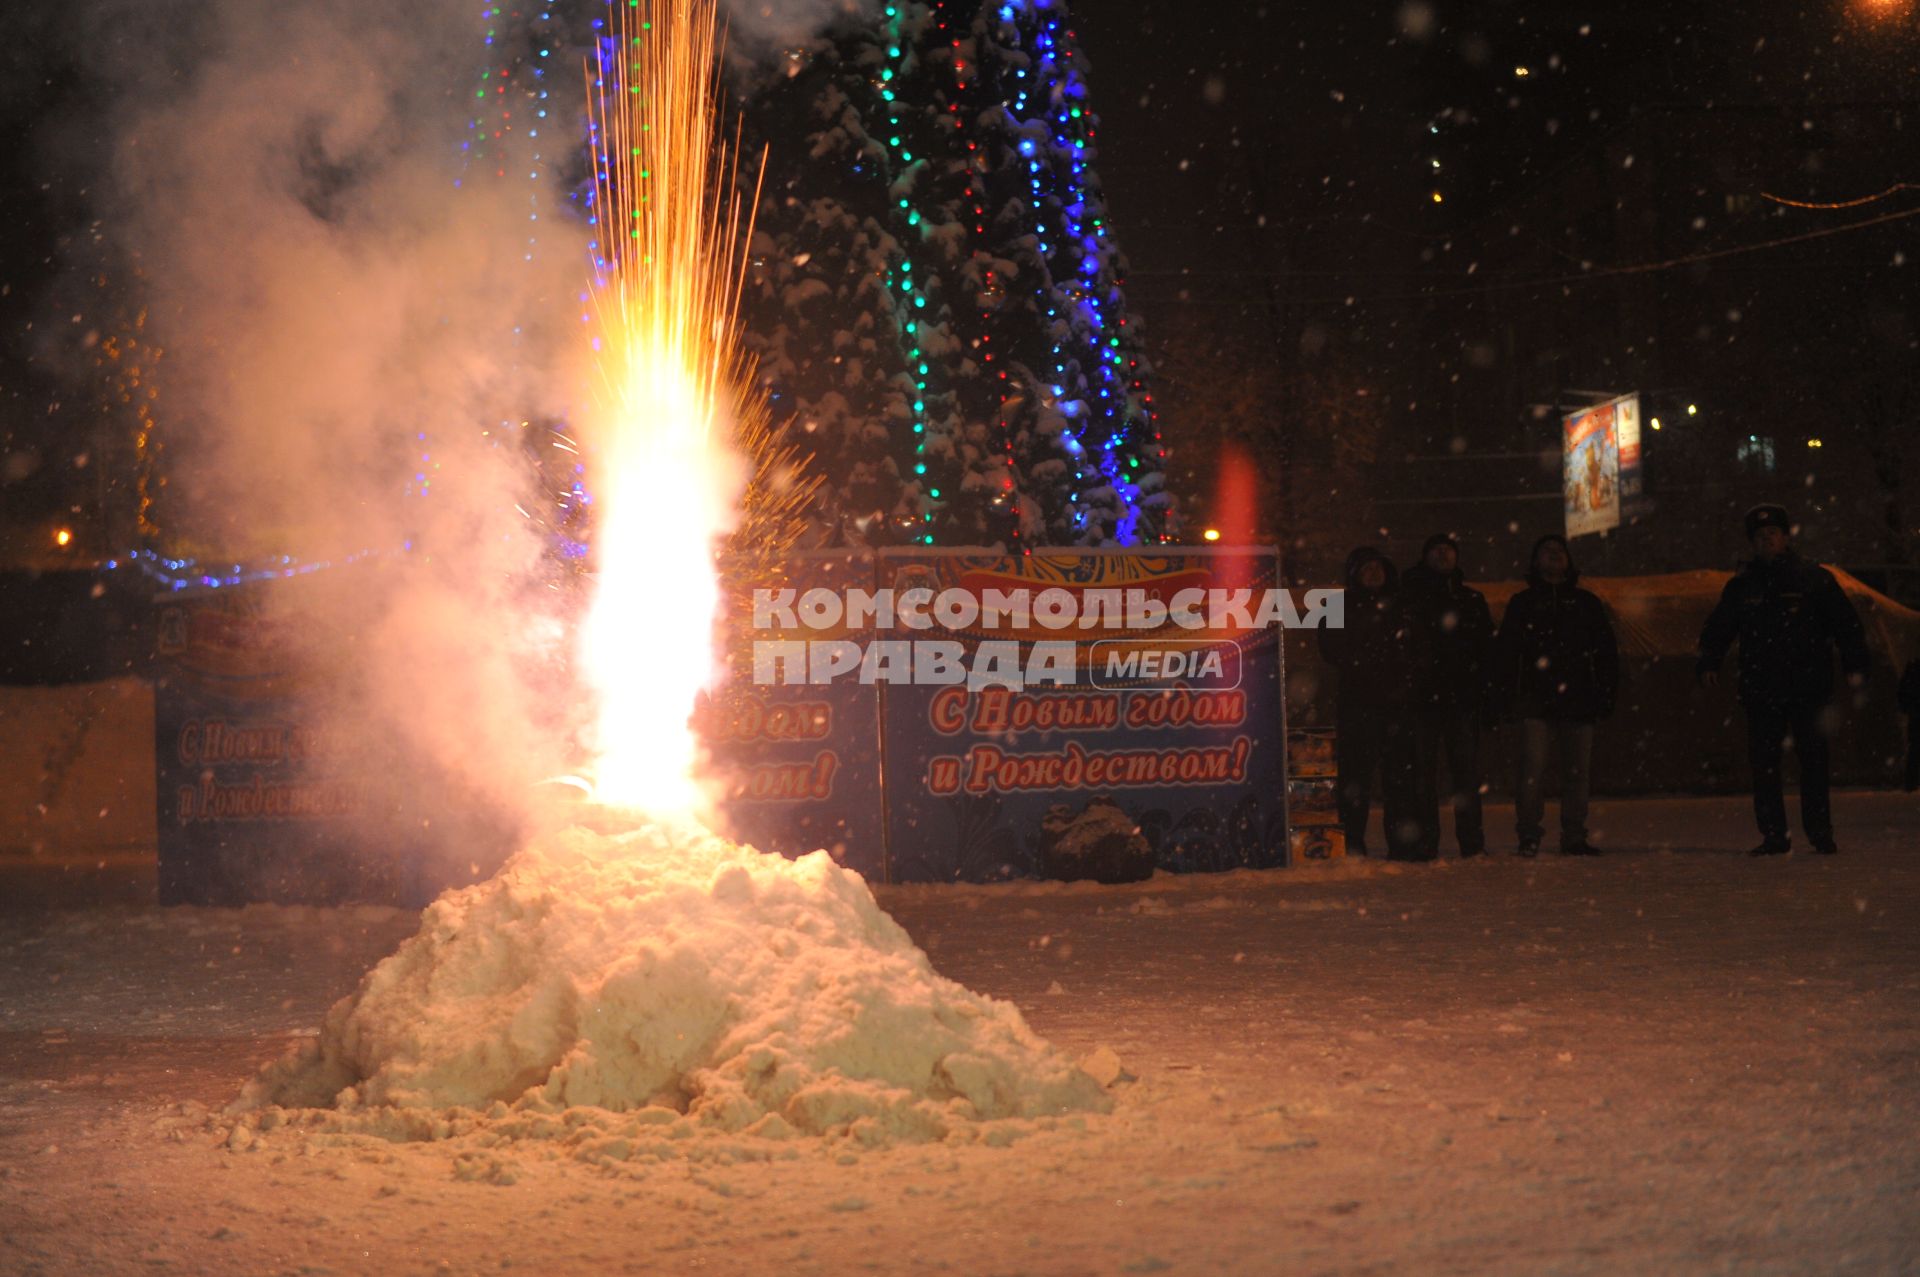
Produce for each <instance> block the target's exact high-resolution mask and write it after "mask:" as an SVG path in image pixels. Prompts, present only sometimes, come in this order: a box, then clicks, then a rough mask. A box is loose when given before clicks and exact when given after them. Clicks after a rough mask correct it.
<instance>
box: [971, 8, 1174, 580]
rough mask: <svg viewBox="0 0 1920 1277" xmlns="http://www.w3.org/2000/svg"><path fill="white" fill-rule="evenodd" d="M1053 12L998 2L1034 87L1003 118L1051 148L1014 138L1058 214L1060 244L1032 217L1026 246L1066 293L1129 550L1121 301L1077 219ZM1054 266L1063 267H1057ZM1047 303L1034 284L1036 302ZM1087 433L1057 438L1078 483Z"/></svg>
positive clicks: (1074, 147) (1067, 73)
mask: <svg viewBox="0 0 1920 1277" xmlns="http://www.w3.org/2000/svg"><path fill="white" fill-rule="evenodd" d="M1054 8H1055V6H1054V5H1053V4H1052V3H1051V0H1010V2H1008V3H1003V4H1002V5H1001V6H1000V11H999V17H1000V22H1001V25H1002V29H1003V30H1002V34H1003V36H1006V35H1011V37H1012V46H1013V47H1014V48H1020V47H1022V46H1023V41H1024V40H1025V39H1026V38H1027V36H1028V34H1029V33H1028V31H1026V30H1025V29H1023V22H1022V19H1023V18H1024V19H1025V20H1026V22H1025V26H1027V27H1031V39H1032V44H1033V50H1034V53H1035V54H1036V56H1035V58H1034V60H1033V71H1034V76H1035V78H1036V79H1040V80H1042V81H1044V83H1043V84H1042V85H1041V86H1039V87H1038V89H1037V91H1036V86H1034V85H1033V84H1030V83H1022V84H1021V85H1020V86H1019V88H1018V89H1017V90H1016V92H1015V95H1014V100H1013V101H1012V102H1011V103H1009V104H1008V113H1009V114H1010V115H1011V116H1012V118H1013V121H1014V123H1015V125H1016V126H1017V127H1020V128H1022V129H1026V128H1031V127H1033V126H1039V127H1040V128H1043V129H1044V130H1045V132H1046V136H1047V137H1048V139H1049V140H1050V141H1051V142H1052V144H1053V151H1052V152H1051V153H1050V154H1049V156H1048V157H1047V161H1048V162H1047V163H1045V164H1043V163H1042V161H1041V157H1040V155H1039V149H1040V148H1039V147H1038V145H1037V144H1036V143H1035V142H1034V140H1033V138H1031V137H1022V138H1021V139H1020V141H1019V143H1018V144H1017V148H1016V149H1017V150H1018V152H1019V154H1020V156H1021V157H1022V158H1023V159H1024V160H1025V161H1026V167H1027V182H1028V186H1029V188H1030V190H1031V193H1032V200H1031V204H1032V207H1033V208H1034V209H1035V210H1036V211H1037V210H1039V209H1040V208H1042V207H1044V204H1045V196H1046V194H1047V185H1048V183H1047V180H1046V179H1052V182H1053V184H1054V186H1055V190H1056V193H1057V195H1058V196H1059V198H1060V205H1061V210H1062V213H1063V214H1064V216H1065V220H1066V226H1065V232H1066V239H1067V241H1068V242H1067V243H1066V244H1061V245H1054V244H1050V243H1049V242H1048V236H1049V233H1050V228H1049V227H1048V226H1047V224H1046V223H1045V222H1044V221H1036V224H1035V228H1034V229H1035V240H1036V243H1037V244H1038V245H1039V249H1040V253H1041V256H1042V257H1043V258H1044V259H1045V260H1046V262H1047V265H1048V266H1049V271H1048V274H1049V275H1050V276H1055V280H1054V282H1055V285H1056V289H1057V291H1059V292H1063V293H1066V294H1067V295H1068V297H1069V299H1070V300H1072V301H1074V302H1076V303H1077V308H1078V314H1077V318H1078V319H1079V321H1080V323H1079V324H1078V325H1074V328H1075V329H1077V330H1078V331H1082V332H1084V333H1086V337H1085V339H1084V340H1085V346H1084V348H1083V349H1082V350H1079V351H1076V352H1074V353H1075V354H1080V355H1084V356H1085V358H1083V359H1081V361H1080V381H1081V382H1082V383H1083V384H1086V385H1087V388H1088V389H1091V390H1093V391H1094V393H1095V396H1096V397H1097V398H1098V399H1099V400H1100V406H1099V409H1098V411H1099V414H1100V417H1101V418H1102V420H1103V421H1104V423H1105V427H1104V428H1105V435H1104V437H1099V438H1097V440H1096V445H1097V448H1096V456H1095V461H1094V464H1095V466H1096V468H1097V469H1098V470H1099V472H1100V473H1101V474H1102V475H1103V476H1105V478H1106V479H1107V481H1108V483H1109V484H1110V485H1111V487H1112V488H1113V491H1114V492H1115V494H1116V495H1117V496H1118V497H1119V499H1120V502H1121V506H1122V509H1123V511H1124V513H1123V514H1122V516H1121V518H1120V520H1119V522H1118V523H1117V524H1116V526H1115V528H1114V539H1115V540H1116V541H1118V542H1119V543H1120V544H1122V545H1132V544H1135V543H1136V542H1137V541H1138V539H1139V536H1140V525H1141V522H1142V519H1143V517H1144V516H1143V514H1142V512H1141V510H1140V507H1139V505H1138V502H1137V499H1136V498H1137V497H1138V494H1139V486H1138V484H1136V483H1134V482H1132V481H1131V480H1129V479H1128V477H1127V475H1126V473H1125V470H1124V469H1123V468H1122V466H1121V464H1120V458H1119V457H1118V456H1117V455H1116V453H1117V450H1118V449H1119V448H1120V447H1121V446H1122V444H1123V443H1125V442H1126V432H1127V424H1128V423H1127V420H1126V414H1125V411H1124V406H1125V404H1126V400H1127V392H1126V388H1125V387H1124V385H1123V384H1122V381H1123V377H1124V374H1123V372H1122V367H1123V363H1124V360H1123V357H1122V356H1121V354H1120V351H1119V347H1120V338H1119V336H1118V335H1116V334H1112V333H1110V331H1109V328H1108V319H1107V315H1106V313H1105V308H1106V306H1111V307H1112V309H1114V310H1116V311H1117V310H1119V309H1120V306H1121V300H1120V296H1119V290H1118V288H1117V287H1116V286H1114V285H1113V284H1112V283H1108V284H1107V285H1106V286H1105V288H1104V290H1101V289H1099V288H1098V281H1099V278H1100V275H1101V270H1100V262H1099V253H1100V250H1101V247H1102V242H1103V241H1105V240H1106V239H1107V237H1108V232H1107V227H1106V225H1105V219H1104V218H1099V217H1095V218H1092V219H1091V222H1090V223H1089V221H1088V220H1087V214H1088V209H1089V205H1090V203H1091V200H1092V196H1091V194H1090V192H1089V191H1088V190H1087V187H1086V182H1085V178H1086V174H1087V162H1086V150H1087V139H1086V138H1085V137H1083V136H1079V134H1080V133H1081V132H1083V131H1084V130H1086V128H1087V127H1088V124H1087V121H1088V119H1089V113H1088V111H1087V109H1086V106H1085V103H1086V101H1087V88H1086V82H1085V80H1084V79H1083V78H1082V77H1081V76H1080V74H1079V72H1078V70H1077V69H1076V68H1075V66H1074V60H1073V51H1072V49H1071V48H1070V47H1067V46H1064V45H1063V44H1062V43H1061V40H1060V36H1061V26H1060V23H1059V21H1058V20H1057V18H1055V17H1054V16H1052V14H1051V13H1050V12H1047V11H1049V10H1053V9H1054ZM1014 76H1015V78H1016V79H1017V80H1019V81H1023V82H1024V81H1027V79H1028V73H1027V71H1026V70H1025V69H1015V71H1014ZM1036 96H1038V97H1039V98H1040V99H1041V100H1042V101H1043V102H1044V106H1036V103H1035V98H1036ZM1063 154H1064V155H1066V156H1067V157H1068V158H1067V161H1066V164H1065V166H1064V171H1063V168H1062V166H1061V164H1060V162H1059V159H1058V158H1057V157H1059V156H1061V155H1063ZM1069 249H1078V253H1079V261H1078V266H1077V267H1076V268H1074V269H1072V270H1071V271H1069V272H1068V279H1069V280H1071V281H1072V282H1062V281H1060V280H1059V279H1058V276H1057V273H1056V272H1055V271H1054V270H1053V269H1052V268H1053V267H1054V265H1055V262H1056V259H1059V258H1063V257H1064V256H1065V254H1066V253H1067V252H1068V250H1069ZM1061 264H1062V265H1064V264H1066V263H1065V262H1064V261H1062V262H1061ZM1100 291H1105V293H1106V297H1105V298H1104V300H1103V298H1102V297H1101V296H1100V295H1099V293H1100ZM1048 300H1049V299H1048V298H1047V297H1046V295H1045V292H1044V285H1043V292H1042V302H1043V304H1045V303H1046V302H1047V301H1048ZM1046 314H1047V317H1048V318H1049V319H1057V318H1059V317H1060V316H1059V312H1058V310H1057V309H1055V308H1054V307H1053V306H1052V305H1047V310H1046ZM1125 323H1126V321H1125V320H1124V319H1119V320H1118V322H1117V324H1116V325H1115V327H1124V326H1125ZM1052 353H1053V355H1054V375H1055V376H1056V377H1057V378H1058V379H1059V380H1057V381H1055V382H1054V383H1052V384H1051V386H1050V387H1049V388H1050V389H1051V390H1052V391H1053V394H1054V396H1055V398H1056V400H1057V401H1059V402H1060V403H1061V408H1062V414H1063V415H1064V416H1067V417H1069V418H1071V417H1073V416H1075V415H1078V413H1077V412H1073V411H1068V406H1069V405H1072V404H1080V405H1081V407H1080V409H1079V411H1085V406H1084V402H1083V401H1082V400H1079V399H1072V400H1067V399H1064V398H1063V397H1064V396H1065V395H1066V394H1067V393H1068V391H1069V389H1070V387H1069V385H1068V384H1067V381H1068V376H1067V352H1066V350H1065V349H1064V348H1063V347H1062V346H1060V345H1057V344H1056V345H1055V346H1054V347H1053V351H1052ZM1089 364H1091V365H1092V366H1093V367H1095V368H1096V369H1097V370H1098V372H1097V383H1089V382H1088V379H1087V373H1086V369H1087V367H1088V365H1089ZM1072 388H1073V389H1078V388H1079V387H1078V386H1074V387H1072ZM1094 428H1095V427H1094V425H1093V423H1091V422H1089V423H1088V424H1087V425H1086V426H1083V427H1082V428H1081V429H1080V430H1078V431H1075V430H1073V429H1072V428H1071V426H1069V428H1068V430H1067V432H1066V448H1067V451H1068V453H1069V454H1071V455H1072V456H1073V458H1074V460H1075V480H1076V483H1079V482H1081V481H1084V479H1085V477H1086V472H1085V471H1084V470H1083V469H1081V468H1080V465H1079V463H1080V461H1081V460H1082V459H1083V458H1084V457H1085V456H1086V452H1087V448H1086V436H1087V432H1088V431H1089V430H1092V429H1094ZM1129 463H1130V464H1129V467H1128V468H1137V467H1138V464H1139V462H1138V459H1137V458H1129ZM1072 498H1073V501H1074V504H1075V505H1076V506H1077V505H1078V504H1079V499H1080V494H1079V492H1078V491H1075V492H1074V493H1073V494H1072ZM1086 518H1087V514H1086V511H1085V510H1082V509H1076V510H1075V511H1074V514H1073V525H1074V527H1075V528H1076V529H1080V528H1084V527H1085V526H1086Z"/></svg>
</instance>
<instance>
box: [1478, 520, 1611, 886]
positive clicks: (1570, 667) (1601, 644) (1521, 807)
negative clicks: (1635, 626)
mask: <svg viewBox="0 0 1920 1277" xmlns="http://www.w3.org/2000/svg"><path fill="white" fill-rule="evenodd" d="M1530 562H1531V564H1532V566H1531V569H1530V570H1529V571H1528V573H1527V588H1526V589H1524V590H1522V591H1520V592H1519V593H1518V594H1516V595H1514V596H1513V598H1512V600H1511V601H1509V602H1508V604H1507V611H1506V615H1504V616H1502V617H1501V618H1500V632H1499V634H1498V635H1497V636H1495V638H1494V674H1493V680H1492V682H1493V694H1494V696H1495V699H1496V703H1497V704H1499V705H1500V707H1501V709H1502V710H1503V711H1505V712H1507V713H1511V714H1513V715H1514V716H1516V717H1518V718H1519V720H1520V778H1519V785H1518V787H1517V791H1516V793H1515V795H1514V800H1515V801H1514V807H1515V812H1514V815H1515V817H1516V821H1515V832H1516V833H1517V835H1518V836H1519V839H1520V848H1519V850H1520V854H1521V855H1523V856H1535V855H1538V854H1539V853H1540V841H1541V838H1542V837H1543V836H1544V834H1545V829H1544V827H1543V825H1542V820H1543V818H1544V817H1545V815H1546V809H1547V805H1546V797H1545V793H1544V790H1543V782H1544V781H1545V779H1546V771H1547V753H1548V749H1549V747H1550V746H1551V747H1553V748H1555V749H1557V750H1558V751H1559V755H1560V851H1561V853H1562V854H1563V855H1568V856H1597V855H1599V854H1600V849H1599V848H1597V847H1595V846H1594V845H1593V844H1592V843H1591V842H1588V841H1587V795H1588V790H1589V786H1590V784H1591V764H1592V760H1593V725H1594V723H1595V722H1596V721H1597V720H1599V719H1602V718H1605V717H1606V716H1607V715H1609V714H1611V713H1613V703H1614V697H1615V696H1616V694H1617V693H1618V690H1619V685H1620V649H1619V646H1618V644H1616V643H1615V641H1614V637H1613V623H1612V622H1611V621H1609V620H1608V619H1607V609H1606V607H1605V606H1604V605H1603V604H1602V603H1601V602H1600V600H1599V598H1598V597H1597V596H1596V595H1594V594H1593V593H1591V592H1590V591H1587V590H1583V589H1581V588H1580V584H1579V582H1580V570H1579V568H1577V567H1575V566H1574V562H1573V553H1572V551H1570V550H1569V549H1568V548H1567V539H1566V538H1565V537H1563V536H1558V535H1553V534H1550V535H1547V536H1543V537H1541V538H1540V539H1539V540H1538V541H1536V542H1534V545H1533V557H1532V559H1531V560H1530Z"/></svg>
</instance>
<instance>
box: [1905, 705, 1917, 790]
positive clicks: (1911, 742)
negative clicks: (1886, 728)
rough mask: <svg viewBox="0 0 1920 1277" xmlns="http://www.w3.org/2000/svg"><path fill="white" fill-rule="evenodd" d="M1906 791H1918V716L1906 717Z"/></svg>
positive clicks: (1910, 715)
mask: <svg viewBox="0 0 1920 1277" xmlns="http://www.w3.org/2000/svg"><path fill="white" fill-rule="evenodd" d="M1907 789H1908V791H1909V792H1911V791H1913V790H1916V789H1920V714H1909V715H1907Z"/></svg>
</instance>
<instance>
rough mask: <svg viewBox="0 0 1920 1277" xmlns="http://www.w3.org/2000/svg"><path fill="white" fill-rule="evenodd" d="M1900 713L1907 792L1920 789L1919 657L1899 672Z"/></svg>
mask: <svg viewBox="0 0 1920 1277" xmlns="http://www.w3.org/2000/svg"><path fill="white" fill-rule="evenodd" d="M1900 712H1901V713H1902V714H1905V715H1906V716H1907V792H1908V793H1909V794H1911V793H1912V792H1913V791H1914V790H1916V789H1920V657H1916V658H1914V659H1913V660H1911V661H1908V662H1907V668H1905V669H1904V670H1901V671H1900Z"/></svg>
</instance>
